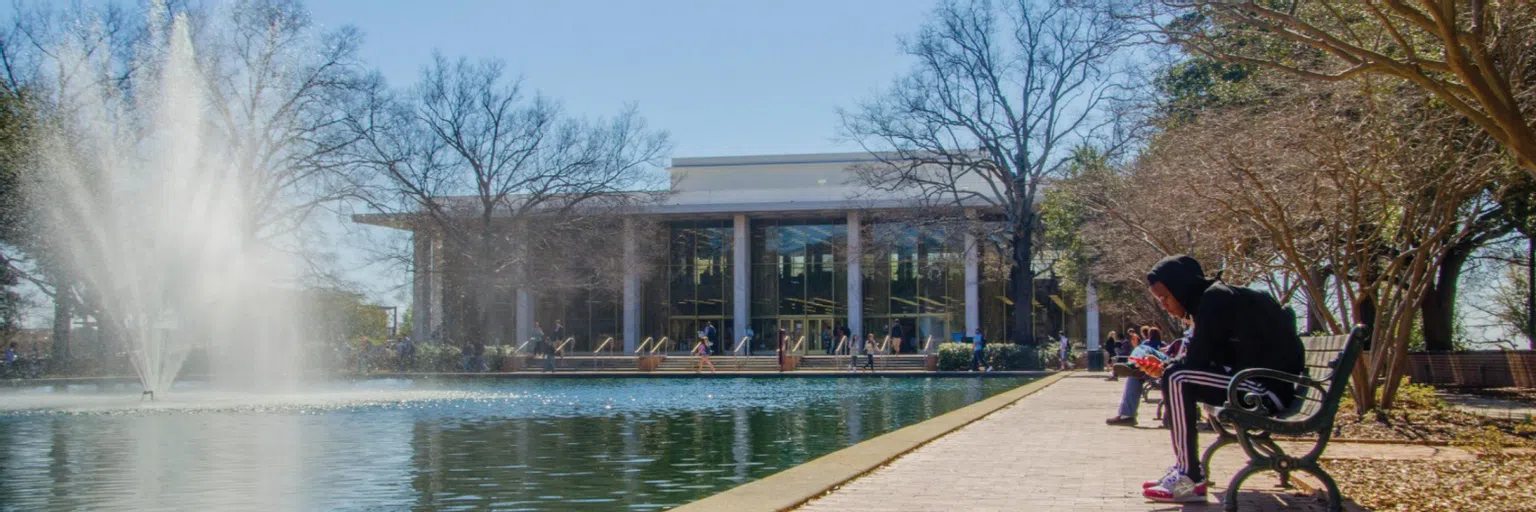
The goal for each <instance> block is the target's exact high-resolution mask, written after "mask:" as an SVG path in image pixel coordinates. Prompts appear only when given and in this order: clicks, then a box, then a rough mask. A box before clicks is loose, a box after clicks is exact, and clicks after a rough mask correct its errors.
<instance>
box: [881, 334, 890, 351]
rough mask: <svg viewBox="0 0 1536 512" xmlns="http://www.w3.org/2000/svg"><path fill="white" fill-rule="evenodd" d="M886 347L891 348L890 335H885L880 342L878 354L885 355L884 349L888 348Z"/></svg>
mask: <svg viewBox="0 0 1536 512" xmlns="http://www.w3.org/2000/svg"><path fill="white" fill-rule="evenodd" d="M888 348H891V337H890V336H886V337H885V340H884V341H881V342H880V351H879V352H880V355H885V350H886V349H888Z"/></svg>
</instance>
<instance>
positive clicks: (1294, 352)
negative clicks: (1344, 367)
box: [1147, 256, 1305, 374]
mask: <svg viewBox="0 0 1536 512" xmlns="http://www.w3.org/2000/svg"><path fill="white" fill-rule="evenodd" d="M1147 282H1148V283H1154V282H1160V283H1163V285H1164V286H1166V287H1168V290H1169V291H1170V292H1172V294H1173V297H1174V299H1175V300H1177V301H1179V305H1181V306H1183V307H1184V309H1185V311H1188V312H1189V314H1190V315H1191V316H1192V317H1193V318H1194V319H1195V333H1194V336H1193V337H1192V338H1191V339H1190V341H1189V346H1188V347H1187V348H1186V349H1185V356H1184V366H1185V367H1188V368H1191V369H1198V370H1208V371H1217V372H1221V373H1228V372H1236V371H1238V370H1244V369H1248V368H1271V369H1275V370H1280V371H1283V372H1287V373H1297V374H1299V373H1301V371H1302V368H1303V365H1304V359H1305V356H1304V353H1305V352H1304V350H1303V348H1302V344H1301V337H1300V336H1299V335H1297V334H1296V319H1295V317H1294V316H1292V315H1291V314H1289V313H1288V312H1287V311H1286V309H1285V308H1282V307H1280V303H1279V302H1277V301H1275V298H1274V297H1271V296H1270V295H1269V294H1267V293H1264V292H1261V291H1258V290H1253V289H1249V288H1243V287H1236V286H1228V285H1226V284H1224V283H1220V282H1217V281H1215V280H1213V279H1206V278H1205V276H1204V272H1203V271H1202V270H1201V269H1200V263H1199V262H1197V261H1195V260H1194V258H1190V257H1188V256H1169V257H1167V258H1164V259H1163V261H1160V262H1158V264H1157V266H1155V267H1153V269H1152V272H1150V273H1148V274H1147Z"/></svg>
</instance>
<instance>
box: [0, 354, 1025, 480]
mask: <svg viewBox="0 0 1536 512" xmlns="http://www.w3.org/2000/svg"><path fill="white" fill-rule="evenodd" d="M1025 382H1026V379H1015V378H756V379H754V378H732V379H692V378H677V379H672V378H655V379H547V380H497V381H488V380H474V381H449V382H424V381H402V380H374V381H361V382H357V383H351V384H337V385H333V386H331V387H329V388H326V389H325V390H323V391H315V392H307V393H302V394H291V395H290V394H283V395H278V394H273V395H248V394H241V395H234V394H221V393H218V392H215V391H212V390H206V389H200V388H199V387H198V386H197V385H188V384H182V385H180V387H179V388H178V389H177V392H176V393H174V394H171V395H167V396H164V397H162V399H161V400H159V401H156V402H151V403H145V404H142V405H141V404H139V402H138V400H139V397H138V394H137V392H136V391H125V390H120V389H95V388H91V387H80V388H72V389H68V390H55V389H51V388H33V389H20V390H6V391H0V510H11V509H16V510H39V509H42V510H63V509H113V510H128V509H155V510H210V509H217V510H399V509H416V510H470V509H474V510H482V509H496V510H652V509H664V508H668V507H674V506H677V505H680V504H683V503H687V502H689V501H693V500H697V499H699V498H702V497H705V496H708V495H711V494H714V493H717V492H720V491H722V490H724V489H727V488H730V487H733V486H736V485H739V484H742V483H744V482H748V481H751V480H755V479H758V478H762V477H764V476H767V475H770V474H773V473H775V472H778V471H780V470H783V469H785V468H788V467H791V466H794V465H796V464H800V463H802V462H805V461H807V460H810V459H813V458H815V457H818V456H820V455H824V454H826V453H829V452H832V451H835V450H838V449H841V448H844V447H846V446H849V445H852V444H854V443H857V442H859V441H862V440H865V439H868V438H870V437H873V436H877V435H880V434H883V433H885V432H889V431H891V430H895V429H897V428H900V427H903V426H906V425H910V424H913V423H916V422H919V421H922V420H924V419H927V418H930V417H932V416H935V415H938V414H942V413H945V412H948V411H950V410H953V409H956V408H959V407H961V406H964V405H967V404H970V403H973V402H976V401H979V400H981V399H983V398H985V397H987V396H991V395H993V394H996V393H998V392H1001V391H1005V390H1007V389H1011V388H1013V387H1016V386H1019V385H1021V384H1023V383H1025Z"/></svg>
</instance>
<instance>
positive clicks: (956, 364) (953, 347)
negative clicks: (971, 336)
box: [939, 343, 971, 372]
mask: <svg viewBox="0 0 1536 512" xmlns="http://www.w3.org/2000/svg"><path fill="white" fill-rule="evenodd" d="M969 369H971V345H970V344H968V343H941V344H939V371H941V372H958V371H964V370H969Z"/></svg>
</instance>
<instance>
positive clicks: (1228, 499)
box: [1206, 461, 1269, 512]
mask: <svg viewBox="0 0 1536 512" xmlns="http://www.w3.org/2000/svg"><path fill="white" fill-rule="evenodd" d="M1266 469H1269V468H1268V467H1265V466H1258V465H1255V464H1254V463H1253V462H1251V461H1250V462H1249V463H1248V465H1247V466H1243V469H1240V470H1238V471H1237V474H1235V475H1232V481H1231V482H1228V483H1227V490H1226V492H1223V493H1222V495H1221V509H1222V510H1225V511H1226V512H1237V491H1238V489H1240V488H1242V486H1243V481H1244V480H1247V479H1248V477H1250V476H1253V474H1254V473H1258V472H1260V471H1264V470H1266ZM1206 479H1207V480H1209V479H1210V478H1209V477H1207V478H1206Z"/></svg>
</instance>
